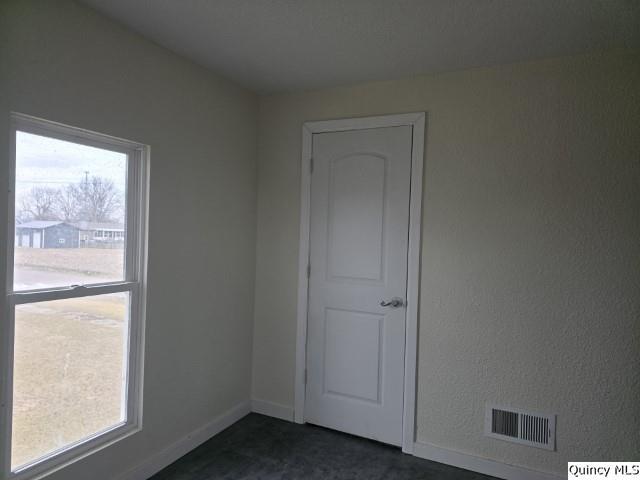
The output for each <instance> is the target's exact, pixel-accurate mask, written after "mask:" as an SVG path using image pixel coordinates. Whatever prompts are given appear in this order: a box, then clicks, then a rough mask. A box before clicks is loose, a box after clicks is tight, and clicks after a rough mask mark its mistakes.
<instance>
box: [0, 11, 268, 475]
mask: <svg viewBox="0 0 640 480" xmlns="http://www.w3.org/2000/svg"><path fill="white" fill-rule="evenodd" d="M0 3H1V5H0V69H2V70H0V152H1V155H0V184H1V186H0V190H1V191H6V187H7V167H8V131H9V126H8V116H9V111H11V110H15V111H19V112H23V113H26V114H31V115H35V116H38V117H43V118H47V119H50V120H55V121H58V122H62V123H66V124H70V125H75V126H80V127H84V128H87V129H91V130H95V131H98V132H102V133H107V134H110V135H115V136H120V137H124V138H130V139H132V140H135V141H139V142H143V143H146V144H149V145H150V146H151V189H150V198H151V200H150V202H151V204H150V225H149V237H150V244H149V295H148V314H147V330H146V354H145V360H146V370H145V382H144V396H145V408H144V430H143V431H142V432H141V433H139V434H136V435H134V436H132V437H130V438H128V439H126V440H124V441H122V442H120V443H118V444H116V445H113V446H111V447H109V448H107V449H105V450H102V451H101V452H99V453H97V454H95V455H92V456H91V457H89V458H86V459H84V460H81V461H79V462H77V463H76V464H74V465H72V466H70V467H69V468H67V469H65V470H63V471H61V472H58V473H56V474H54V475H52V476H51V477H48V478H51V479H52V480H58V479H59V480H63V479H64V480H69V479H88V478H91V479H94V480H107V479H113V478H114V477H115V475H116V474H118V473H120V472H123V471H125V470H127V469H128V468H130V467H132V466H134V465H136V464H138V463H139V462H142V461H143V460H145V459H147V457H149V456H150V455H151V454H154V453H158V452H159V451H160V450H161V449H163V448H164V447H166V446H168V445H170V444H172V443H173V442H175V441H176V440H178V439H180V438H181V437H183V436H184V435H186V434H187V433H190V432H192V431H194V430H196V429H198V428H200V427H202V426H203V425H205V424H206V423H208V422H210V421H212V420H213V419H214V418H215V417H217V416H218V415H220V414H222V413H224V412H225V411H227V410H228V409H230V408H232V407H234V406H236V405H238V404H240V403H241V402H245V401H247V400H248V399H249V392H250V383H251V380H250V378H251V341H252V323H253V284H254V278H255V273H254V266H255V205H256V203H255V190H256V182H255V169H256V162H255V146H256V141H255V138H256V118H257V107H258V103H257V97H256V96H255V95H253V94H251V93H249V92H247V91H246V90H242V89H240V88H237V87H235V86H233V85H231V84H230V83H228V82H226V81H224V80H221V79H220V78H218V77H216V76H214V75H212V74H211V73H209V72H207V71H206V70H204V69H202V68H200V67H196V66H194V65H193V64H192V63H190V62H188V61H186V60H183V59H181V58H180V57H178V56H176V55H173V54H171V53H169V52H168V51H167V50H164V49H162V48H160V47H158V46H156V45H154V44H153V43H151V42H149V41H147V40H144V39H142V38H141V37H138V36H136V35H134V34H132V33H129V32H128V31H127V30H125V29H123V28H121V27H119V26H117V25H116V24H115V23H113V22H111V21H109V20H107V19H106V18H104V17H102V16H100V15H98V14H97V13H95V12H93V11H92V10H89V9H88V8H87V7H84V6H82V5H79V4H76V3H74V2H71V1H67V0H47V1H35V0H34V1H31V0H19V1H2V2H0ZM6 198H7V197H6V195H0V251H5V250H4V249H5V241H6V238H7V232H6V212H7V206H6V201H7V200H6ZM4 261H5V256H4V255H0V262H2V264H1V265H0V267H2V268H0V270H2V271H4V269H3V267H4ZM0 277H1V278H0V291H4V288H5V285H4V276H2V275H0ZM0 298H1V296H0ZM0 301H3V299H2V300H0Z"/></svg>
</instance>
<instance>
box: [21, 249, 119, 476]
mask: <svg viewBox="0 0 640 480" xmlns="http://www.w3.org/2000/svg"><path fill="white" fill-rule="evenodd" d="M18 250H32V251H31V252H26V254H25V255H22V253H23V252H19V253H18V252H17V254H16V257H18V256H20V258H22V259H23V260H24V259H25V258H27V259H30V260H29V261H28V262H26V263H25V262H23V264H22V265H21V267H20V268H24V269H27V270H28V271H29V273H30V275H32V276H35V277H36V278H39V277H42V278H54V279H56V280H57V279H59V278H60V277H51V274H52V273H51V272H58V273H60V272H67V273H70V274H71V275H72V276H73V278H77V277H78V275H83V276H86V278H87V283H91V282H93V281H94V280H92V278H93V277H92V276H91V274H87V273H86V272H87V270H86V269H84V267H80V268H81V269H80V271H78V270H73V269H74V268H76V265H80V266H83V265H90V266H91V268H95V267H98V268H96V270H94V272H96V273H97V274H103V275H104V274H106V275H113V274H114V271H117V269H118V268H119V269H120V271H121V269H122V267H121V264H120V266H119V267H118V266H117V265H116V266H115V267H114V264H115V262H113V261H107V262H105V261H104V260H105V258H109V259H111V260H113V259H114V258H117V254H118V253H119V255H120V257H121V256H122V250H100V249H18ZM33 252H36V253H33ZM60 252H62V253H60ZM105 252H108V253H105ZM49 254H51V255H49ZM81 255H84V256H85V260H86V263H85V262H84V261H83V260H82V259H78V257H79V256H81ZM69 258H73V259H75V261H76V262H77V263H70V262H69V263H66V262H65V259H66V260H69ZM101 265H102V266H105V265H108V266H107V267H102V269H103V270H105V269H107V271H100V266H101ZM109 268H110V269H111V270H108V269H109ZM47 275H49V277H47ZM62 278H63V279H64V278H65V277H62ZM60 286H62V285H60ZM128 302H129V299H128V294H127V293H118V294H110V295H100V296H94V297H83V298H72V299H66V300H56V301H49V302H40V303H32V304H24V305H18V306H17V307H16V313H15V342H14V346H15V348H14V350H15V351H14V380H13V382H14V385H13V434H12V448H11V451H12V454H11V464H12V469H15V468H16V467H18V466H21V465H24V464H26V463H29V462H31V461H33V460H36V459H38V458H40V457H42V456H43V455H46V454H48V453H51V452H53V451H55V450H58V449H60V448H63V447H65V446H68V445H69V444H71V443H74V442H77V441H79V440H82V439H84V438H86V437H88V436H90V435H93V434H95V433H97V432H100V431H101V430H104V429H106V428H109V427H111V426H113V425H116V424H118V423H119V422H121V421H122V420H123V412H122V410H121V409H122V408H123V402H122V395H123V391H124V390H123V388H124V380H125V375H126V368H124V367H125V364H124V362H125V359H124V355H125V352H126V348H125V343H126V340H127V336H128Z"/></svg>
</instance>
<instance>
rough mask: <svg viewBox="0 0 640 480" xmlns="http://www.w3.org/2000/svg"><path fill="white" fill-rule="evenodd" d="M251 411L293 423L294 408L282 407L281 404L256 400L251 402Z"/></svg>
mask: <svg viewBox="0 0 640 480" xmlns="http://www.w3.org/2000/svg"><path fill="white" fill-rule="evenodd" d="M251 411H252V412H256V413H261V414H262V415H267V416H269V417H275V418H279V419H280V420H286V421H288V422H293V408H292V407H287V406H286V405H280V404H279V403H273V402H267V401H266V400H260V399H257V398H254V399H253V400H251Z"/></svg>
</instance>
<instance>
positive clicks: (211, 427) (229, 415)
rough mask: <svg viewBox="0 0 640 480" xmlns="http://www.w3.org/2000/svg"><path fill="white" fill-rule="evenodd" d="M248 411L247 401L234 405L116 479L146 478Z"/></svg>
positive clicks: (231, 423)
mask: <svg viewBox="0 0 640 480" xmlns="http://www.w3.org/2000/svg"><path fill="white" fill-rule="evenodd" d="M250 412H251V406H250V404H249V402H243V403H241V404H239V405H236V406H235V407H233V408H232V409H230V410H227V411H226V412H225V413H223V414H222V415H220V416H219V417H217V418H215V419H214V420H212V421H211V422H209V423H208V424H206V425H204V426H202V427H200V428H198V429H197V430H194V431H193V432H191V433H189V434H188V435H186V436H185V437H182V438H181V439H180V440H178V441H177V442H175V443H173V444H171V445H169V446H168V447H167V448H165V449H164V450H162V451H160V452H158V453H156V454H155V455H152V456H151V457H149V458H147V459H146V460H145V461H143V462H142V463H140V464H138V465H137V466H135V467H133V468H132V469H130V470H128V471H126V472H125V473H123V474H122V475H120V476H118V477H117V480H147V479H148V478H149V477H151V476H153V475H155V474H156V473H158V472H159V471H160V470H162V469H163V468H165V467H166V466H168V465H171V464H172V463H173V462H175V461H176V460H178V459H179V458H180V457H182V456H184V455H186V454H187V453H189V452H190V451H191V450H193V449H194V448H196V447H197V446H199V445H200V444H202V443H204V442H206V441H207V440H209V439H210V438H211V437H213V436H214V435H216V434H218V433H220V432H221V431H222V430H224V429H225V428H227V427H229V426H231V425H233V424H234V423H236V422H237V421H238V420H240V419H241V418H243V417H245V416H246V415H248V414H249V413H250Z"/></svg>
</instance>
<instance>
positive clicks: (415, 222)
mask: <svg viewBox="0 0 640 480" xmlns="http://www.w3.org/2000/svg"><path fill="white" fill-rule="evenodd" d="M425 121H426V114H425V113H424V112H417V113H405V114H398V115H384V116H378V117H363V118H349V119H341V120H324V121H317V122H305V123H304V125H303V126H302V169H301V175H300V177H301V185H300V191H301V197H300V250H299V257H298V310H297V321H298V331H297V336H296V377H295V400H294V421H295V422H296V423H304V402H305V390H306V378H305V376H306V374H305V369H306V358H307V311H308V295H309V278H308V276H307V271H308V270H307V269H308V265H309V228H310V225H309V223H310V219H311V153H312V151H311V149H312V139H313V134H314V133H323V132H339V131H345V130H363V129H369V128H384V127H400V126H405V125H408V126H411V127H413V134H412V142H413V145H412V148H411V197H410V203H409V250H408V254H407V262H408V263H407V267H408V268H407V310H406V315H407V317H406V332H405V338H406V340H405V343H406V348H405V360H404V368H405V375H404V411H403V415H402V418H403V420H402V451H403V452H405V453H409V454H412V453H413V444H414V442H415V412H416V371H417V353H418V343H417V342H418V300H419V292H420V289H419V282H420V242H421V232H422V171H423V163H424V135H425Z"/></svg>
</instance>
